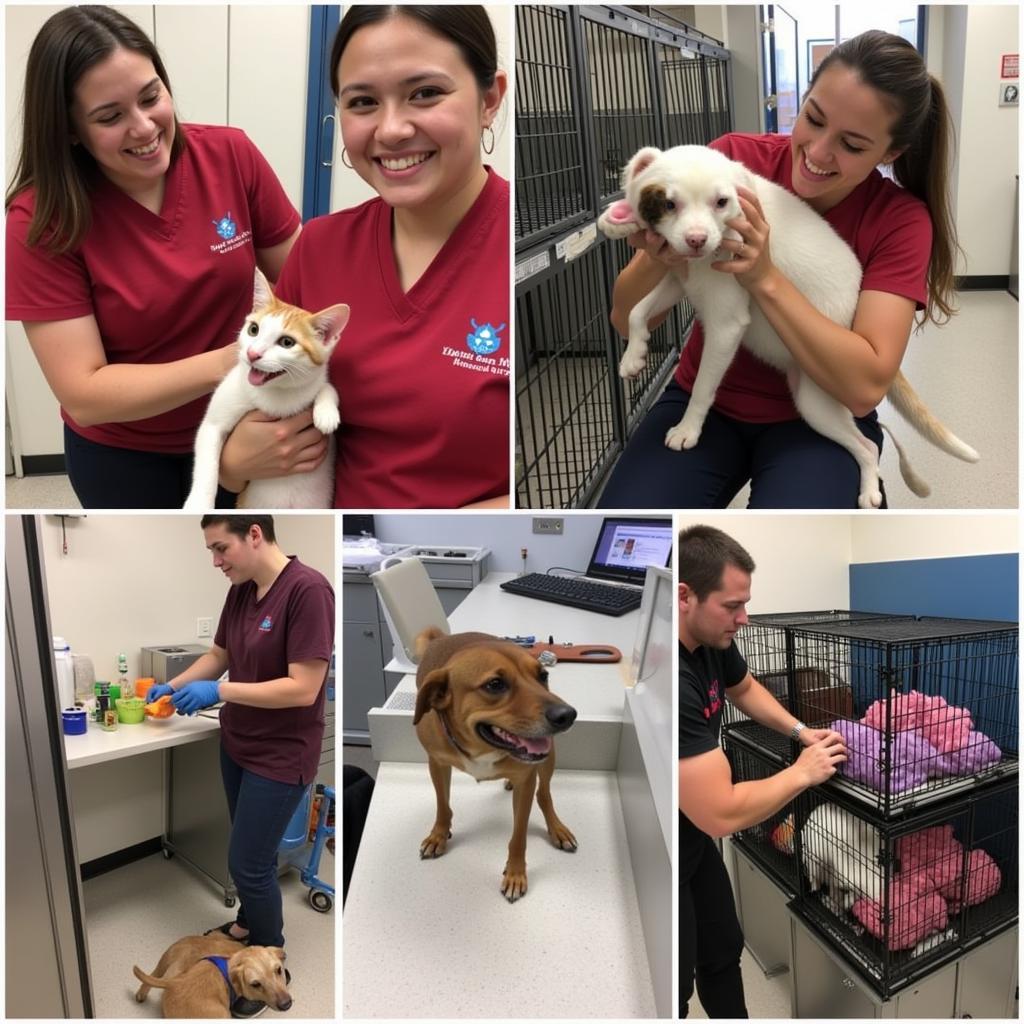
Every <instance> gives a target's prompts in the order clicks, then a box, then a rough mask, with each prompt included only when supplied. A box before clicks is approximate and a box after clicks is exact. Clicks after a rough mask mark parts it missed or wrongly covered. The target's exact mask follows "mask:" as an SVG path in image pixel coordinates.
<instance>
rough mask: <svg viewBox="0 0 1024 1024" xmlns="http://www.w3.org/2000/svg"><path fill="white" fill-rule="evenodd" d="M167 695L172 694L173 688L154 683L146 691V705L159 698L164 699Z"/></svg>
mask: <svg viewBox="0 0 1024 1024" xmlns="http://www.w3.org/2000/svg"><path fill="white" fill-rule="evenodd" d="M169 693H174V687H173V686H171V685H169V684H168V683H154V684H153V685H152V686H151V687H150V688H149V689H148V690H147V691H146V703H147V704H152V703H153V702H154V701H157V700H159V699H160V698H161V697H164V696H166V695H167V694H169Z"/></svg>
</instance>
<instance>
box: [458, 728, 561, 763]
mask: <svg viewBox="0 0 1024 1024" xmlns="http://www.w3.org/2000/svg"><path fill="white" fill-rule="evenodd" d="M476 731H477V735H478V736H479V737H480V738H481V739H482V740H483V741H484V742H485V743H489V744H490V745H491V746H492V747H497V748H498V749H499V750H504V751H505V752H506V753H507V754H508V755H509V757H514V758H515V759H516V760H517V761H527V762H530V761H543V760H544V758H545V757H547V756H548V754H550V753H551V737H550V736H517V735H516V734H515V733H514V732H508V731H507V730H505V729H502V728H501V726H498V725H488V724H487V723H486V722H481V723H480V724H479V725H478V726H477V727H476Z"/></svg>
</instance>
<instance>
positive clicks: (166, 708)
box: [144, 693, 174, 718]
mask: <svg viewBox="0 0 1024 1024" xmlns="http://www.w3.org/2000/svg"><path fill="white" fill-rule="evenodd" d="M144 710H145V712H146V715H147V716H148V717H150V718H170V717H171V715H173V714H174V705H173V704H172V703H171V695H170V694H169V693H165V694H164V695H163V696H162V697H158V698H157V699H156V700H155V701H153V703H152V704H147V705H146V707H145V709H144Z"/></svg>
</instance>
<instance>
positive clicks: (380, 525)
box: [374, 512, 603, 572]
mask: <svg viewBox="0 0 1024 1024" xmlns="http://www.w3.org/2000/svg"><path fill="white" fill-rule="evenodd" d="M552 517H554V518H559V517H560V518H561V519H563V520H564V529H563V531H562V536H561V537H553V536H550V535H548V534H535V533H533V518H534V517H533V515H532V514H530V513H525V514H520V513H511V512H497V513H494V514H490V515H486V514H484V513H479V514H477V515H463V514H451V515H437V516H430V515H379V514H378V515H375V516H374V526H375V528H376V531H377V538H378V539H379V540H383V541H388V542H389V543H399V544H400V543H409V544H450V545H457V546H460V547H487V548H490V549H491V560H490V566H489V567H490V570H491V571H492V572H519V571H520V570H521V569H522V567H523V562H522V559H521V558H520V556H519V552H520V549H521V548H524V547H525V548H526V549H527V562H526V568H527V571H528V572H546V571H547V570H548V569H549V568H551V567H552V566H556V565H557V566H562V567H564V568H566V569H578V570H579V571H580V572H584V571H585V570H586V568H587V566H588V565H589V564H590V555H591V553H592V552H593V550H594V544H595V543H596V541H597V534H598V531H599V530H600V528H601V522H602V521H603V514H601V513H588V512H575V513H574V512H554V513H550V514H549V513H543V515H542V518H552Z"/></svg>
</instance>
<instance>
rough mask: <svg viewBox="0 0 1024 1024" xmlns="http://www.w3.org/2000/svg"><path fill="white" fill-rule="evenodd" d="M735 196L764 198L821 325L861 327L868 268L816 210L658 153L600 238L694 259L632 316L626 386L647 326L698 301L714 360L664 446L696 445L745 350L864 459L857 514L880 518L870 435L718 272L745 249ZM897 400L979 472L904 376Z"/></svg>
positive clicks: (919, 484)
mask: <svg viewBox="0 0 1024 1024" xmlns="http://www.w3.org/2000/svg"><path fill="white" fill-rule="evenodd" d="M737 186H743V187H744V188H747V189H750V191H751V192H754V193H755V194H756V195H757V198H758V200H759V201H760V204H761V208H762V210H763V211H764V217H765V220H766V221H767V222H768V224H770V225H771V226H772V261H773V263H774V264H775V265H776V266H777V267H778V268H779V270H780V271H781V272H782V273H783V274H784V275H785V276H786V277H787V278H788V279H789V280H790V281H792V283H793V284H794V286H795V287H796V288H797V290H798V291H800V292H801V293H802V294H803V295H804V296H805V297H806V298H807V300H808V301H809V302H810V303H811V305H812V306H814V308H815V309H817V310H818V311H819V312H820V313H822V314H823V315H824V316H826V317H828V318H829V319H830V320H832V321H833V322H835V323H837V324H840V325H841V326H843V327H847V328H848V327H850V325H851V324H852V323H853V316H854V312H855V311H856V308H857V301H858V298H859V296H860V281H861V267H860V263H859V262H858V261H857V257H856V256H855V255H854V253H853V250H852V249H850V247H849V246H848V245H847V244H846V243H845V242H844V241H843V240H842V239H841V238H840V237H839V235H837V234H836V233H835V231H833V229H832V228H831V226H830V225H829V224H828V223H827V222H826V221H825V220H824V219H823V218H822V217H820V216H819V215H818V214H817V213H816V212H815V211H814V210H813V209H812V208H811V207H810V206H808V205H807V204H806V203H804V202H803V201H801V200H800V199H799V198H797V197H796V196H795V195H793V194H792V193H790V192H787V191H786V189H784V188H782V187H781V186H779V185H776V184H775V183H774V182H772V181H768V179H767V178H762V177H759V176H758V175H755V174H751V173H750V171H748V170H747V169H746V168H745V167H744V166H743V165H742V164H740V163H736V162H735V161H733V160H730V159H729V158H728V157H726V156H725V155H724V154H722V153H719V152H717V151H716V150H713V149H709V148H707V147H706V146H675V147H674V148H672V149H668V150H665V151H664V152H663V151H661V150H659V149H654V148H653V147H648V148H645V149H641V150H640V152H639V153H637V154H636V156H634V157H633V159H632V160H630V162H629V164H628V165H627V166H626V169H625V171H624V172H623V188H624V189H625V193H626V196H625V199H624V200H621V201H620V202H618V203H615V204H613V205H612V206H611V207H609V209H607V210H606V211H605V212H604V213H603V214H602V215H601V218H600V219H599V221H598V226H599V227H600V228H601V230H602V231H603V232H604V233H605V234H606V235H608V236H609V237H612V238H622V237H625V236H626V235H629V234H632V233H633V232H634V231H637V230H640V229H641V228H650V229H651V230H652V231H655V232H657V233H658V234H659V235H661V236H663V237H664V238H665V239H666V240H667V241H668V243H669V245H671V246H672V248H673V249H675V250H676V251H677V252H679V253H682V254H684V255H687V256H689V257H691V259H690V260H689V261H688V262H687V263H686V264H685V266H684V267H683V268H682V270H681V272H678V273H677V272H676V271H674V270H671V271H670V272H669V273H667V274H666V275H665V276H664V278H662V280H661V282H660V283H659V284H658V285H657V286H656V287H655V288H654V289H653V290H652V291H651V292H650V293H649V294H648V295H646V296H645V297H644V298H643V299H641V300H640V302H639V303H637V305H636V306H634V307H633V309H632V311H631V312H630V314H629V344H628V345H627V347H626V351H625V353H624V355H623V357H622V360H621V362H620V364H619V373H620V375H621V376H622V377H625V378H630V377H635V376H636V375H637V374H639V373H640V371H641V370H642V369H643V368H644V366H645V364H646V361H647V341H648V338H649V337H650V333H649V331H648V330H647V323H648V321H650V320H651V319H652V318H653V317H656V316H657V315H658V314H659V313H663V312H664V311H665V310H667V309H670V308H671V307H672V306H674V305H675V304H676V303H677V302H679V301H680V300H681V299H682V298H684V297H686V298H688V299H689V300H690V302H691V303H693V306H694V309H695V310H696V312H697V316H698V317H699V318H700V321H701V323H702V324H703V325H704V351H703V354H702V355H701V361H700V368H699V369H698V371H697V377H696V380H695V381H694V385H693V393H692V395H691V396H690V402H689V405H688V407H687V410H686V413H685V414H684V416H683V418H682V420H681V421H680V422H679V423H678V424H676V426H674V427H672V429H671V430H669V432H668V433H667V434H666V436H665V444H666V445H668V447H670V448H674V449H676V450H681V449H683V448H692V447H693V446H694V445H695V444H697V442H698V440H699V439H700V433H701V429H702V428H703V426H704V420H705V418H706V417H707V414H708V411H709V410H710V408H711V405H712V403H713V402H714V400H715V393H716V392H717V390H718V386H719V384H720V383H721V381H722V378H723V377H724V376H725V372H726V370H728V368H729V365H730V364H731V363H732V361H733V358H734V357H735V355H736V352H737V349H738V348H739V346H740V344H741V343H742V344H744V345H745V346H746V347H747V348H748V349H750V351H751V352H753V353H754V355H756V356H757V357H758V358H760V359H762V360H764V362H766V363H768V364H769V365H770V366H773V367H775V368H776V369H777V370H781V371H782V372H783V373H785V374H786V379H787V381H788V383H789V388H790V391H791V392H792V395H793V402H794V404H795V405H796V408H797V410H798V411H799V413H800V415H801V416H802V417H803V418H804V419H805V420H806V421H807V423H808V424H809V425H810V426H811V427H813V428H814V429H815V430H816V431H817V432H818V433H819V434H822V435H824V436H825V437H828V438H830V439H831V440H833V441H835V442H836V443H837V444H840V445H842V447H843V448H845V449H846V450H847V451H848V452H849V453H850V454H851V455H852V456H853V457H854V459H856V461H857V465H858V467H859V469H860V494H859V496H858V505H859V506H860V507H861V508H877V507H879V506H880V505H881V503H882V494H881V490H880V477H879V474H878V447H877V446H876V445H875V444H874V443H873V442H872V441H870V440H869V439H868V438H866V437H865V436H864V435H863V434H862V433H861V432H860V430H859V429H858V428H857V424H856V423H855V422H854V418H853V414H852V413H851V412H850V410H849V409H847V408H846V407H845V406H844V405H843V404H842V403H841V402H839V401H838V400H837V399H835V398H833V397H832V396H831V395H829V394H827V393H826V392H825V391H823V390H822V389H821V388H820V387H819V386H818V385H817V384H816V383H815V382H814V381H813V380H811V378H810V377H808V376H807V375H806V374H805V373H804V372H803V371H802V370H801V369H800V367H799V366H798V365H797V364H796V362H795V360H794V359H793V356H792V354H791V353H790V351H789V349H787V348H786V346H785V345H784V344H783V342H782V340H781V339H780V338H779V336H778V334H776V333H775V330H774V328H773V327H772V326H771V324H770V323H769V322H768V320H767V318H766V317H765V316H764V314H763V313H762V312H761V310H760V308H759V307H758V305H757V304H756V303H752V302H751V301H750V295H749V293H748V292H747V290H746V289H745V288H744V287H743V286H742V285H741V284H740V283H739V282H738V281H737V280H736V278H735V277H734V276H733V275H732V274H725V273H722V272H720V271H717V270H713V269H712V268H711V264H712V262H714V261H715V260H724V259H728V258H729V253H728V251H727V250H722V251H721V252H719V251H718V250H719V247H720V246H721V244H722V241H723V240H724V239H733V240H737V241H739V240H741V239H740V236H739V234H738V233H737V232H736V231H734V230H733V229H731V228H729V227H727V226H726V222H727V221H730V220H733V219H734V218H737V217H742V216H743V210H742V208H741V207H740V204H739V200H738V198H737V195H736V189H737ZM888 397H889V399H890V401H891V402H892V403H893V405H894V406H895V407H896V409H897V410H898V411H899V412H900V413H901V415H903V416H904V417H905V418H906V419H907V420H908V421H909V422H910V423H911V425H912V426H913V427H914V428H915V429H916V430H918V431H919V432H920V433H921V435H922V436H923V437H925V438H926V439H927V440H929V441H931V442H932V443H933V444H936V445H938V446H939V447H940V448H942V449H944V450H945V451H947V452H949V453H950V454H951V455H955V456H956V457H957V458H960V459H964V460H965V461H967V462H975V461H977V459H978V453H977V452H976V451H974V449H973V448H971V447H969V446H968V445H966V444H964V443H963V441H961V440H960V439H959V438H957V437H955V436H954V435H953V434H952V433H950V431H949V430H947V429H946V427H945V426H943V424H942V423H940V422H939V421H938V420H936V419H935V417H934V416H932V414H931V413H930V412H929V411H928V409H927V408H926V407H925V406H924V405H923V403H922V402H921V401H920V399H919V398H918V397H917V395H916V394H915V392H914V391H913V389H912V388H911V387H910V384H909V383H908V382H907V381H906V379H905V378H904V377H903V375H902V374H897V376H896V380H895V381H893V384H892V386H891V387H890V390H889V394H888ZM887 429H888V428H887ZM891 436H892V433H891V431H890V437H891ZM893 443H894V444H895V446H896V450H897V452H898V453H899V456H900V472H901V473H902V475H903V479H904V480H905V481H906V483H907V486H908V487H909V488H910V489H911V490H912V491H913V492H914V493H915V494H917V495H919V496H921V497H925V496H927V494H928V493H929V491H928V486H927V484H925V483H924V482H923V481H922V480H921V479H920V478H918V477H917V476H916V475H915V474H914V472H913V471H912V470H911V468H910V466H909V465H908V464H907V462H906V460H905V458H904V456H903V452H902V450H901V449H900V447H899V445H898V444H896V441H895V438H893Z"/></svg>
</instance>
